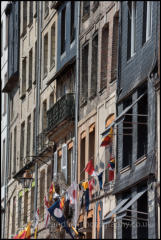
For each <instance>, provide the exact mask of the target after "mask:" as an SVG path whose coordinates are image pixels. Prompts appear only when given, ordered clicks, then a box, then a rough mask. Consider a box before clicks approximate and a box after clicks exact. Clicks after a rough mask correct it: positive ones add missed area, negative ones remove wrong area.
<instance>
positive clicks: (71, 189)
mask: <svg viewBox="0 0 161 240" xmlns="http://www.w3.org/2000/svg"><path fill="white" fill-rule="evenodd" d="M77 188H78V184H77V183H75V182H73V183H72V184H71V186H70V187H69V188H68V190H67V192H68V194H69V197H70V201H71V204H75V203H76V202H77V195H78V189H77Z"/></svg>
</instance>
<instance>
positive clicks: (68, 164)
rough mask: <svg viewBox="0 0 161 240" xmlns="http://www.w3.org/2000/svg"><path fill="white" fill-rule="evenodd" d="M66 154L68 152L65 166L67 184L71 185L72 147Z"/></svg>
mask: <svg viewBox="0 0 161 240" xmlns="http://www.w3.org/2000/svg"><path fill="white" fill-rule="evenodd" d="M67 154H68V155H67V161H68V163H67V166H68V168H67V176H68V178H67V184H68V185H71V167H72V161H73V148H70V149H68V153H67Z"/></svg>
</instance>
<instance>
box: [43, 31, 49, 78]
mask: <svg viewBox="0 0 161 240" xmlns="http://www.w3.org/2000/svg"><path fill="white" fill-rule="evenodd" d="M47 72H48V34H46V35H45V37H44V76H46V75H47Z"/></svg>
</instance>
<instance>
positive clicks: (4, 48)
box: [1, 1, 8, 238]
mask: <svg viewBox="0 0 161 240" xmlns="http://www.w3.org/2000/svg"><path fill="white" fill-rule="evenodd" d="M6 5H7V1H6V2H2V3H1V90H2V89H3V87H4V85H5V82H6V80H7V65H8V16H7V15H6V14H5V8H6ZM7 113H8V97H7V94H6V93H2V92H1V229H2V231H1V238H2V237H3V234H4V230H3V228H4V221H5V219H4V217H5V215H4V214H5V212H4V210H5V186H6V182H5V179H6V178H5V176H6V162H7V160H6V159H7Z"/></svg>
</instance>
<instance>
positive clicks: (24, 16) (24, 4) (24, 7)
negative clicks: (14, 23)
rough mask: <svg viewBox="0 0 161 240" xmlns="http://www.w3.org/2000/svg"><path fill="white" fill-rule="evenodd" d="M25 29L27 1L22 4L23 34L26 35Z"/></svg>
mask: <svg viewBox="0 0 161 240" xmlns="http://www.w3.org/2000/svg"><path fill="white" fill-rule="evenodd" d="M26 28H27V1H24V2H23V33H26Z"/></svg>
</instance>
